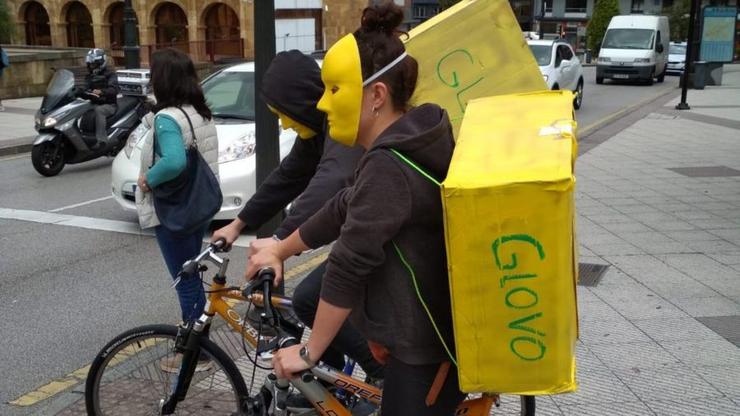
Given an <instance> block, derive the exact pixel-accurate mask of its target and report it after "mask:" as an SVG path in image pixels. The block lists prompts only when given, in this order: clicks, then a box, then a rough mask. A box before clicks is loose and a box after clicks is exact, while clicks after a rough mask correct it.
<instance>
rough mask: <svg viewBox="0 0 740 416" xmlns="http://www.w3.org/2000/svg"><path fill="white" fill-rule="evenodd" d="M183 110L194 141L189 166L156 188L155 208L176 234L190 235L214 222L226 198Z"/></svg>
mask: <svg viewBox="0 0 740 416" xmlns="http://www.w3.org/2000/svg"><path fill="white" fill-rule="evenodd" d="M178 108H179V107H178ZM179 109H180V111H182V113H183V114H185V118H186V119H187V120H188V124H189V125H190V132H191V134H192V135H193V140H192V143H191V145H190V147H188V149H187V166H186V167H185V169H184V170H183V171H182V172H181V173H180V174H179V175H178V176H177V177H176V178H174V179H172V180H170V181H167V182H165V183H163V184H161V185H159V186H157V187H156V188H155V189H152V195H153V200H154V211H155V212H156V213H157V217H158V218H159V222H160V223H161V224H162V226H163V227H165V228H166V229H168V230H170V231H172V232H174V233H178V234H189V233H192V232H194V231H196V230H198V229H200V228H202V227H205V226H206V225H208V224H209V223H210V222H211V219H212V218H213V216H214V215H216V213H217V212H218V211H219V210H220V209H221V204H222V203H223V199H224V198H223V195H222V194H221V187H220V185H219V183H218V179H216V175H214V174H213V171H212V170H211V168H210V167H209V166H208V163H207V162H206V161H205V159H203V155H201V154H200V151H199V150H198V141H197V138H196V137H195V129H194V128H193V123H192V122H191V121H190V117H189V116H188V114H187V113H186V112H185V110H183V109H182V108H179ZM153 137H154V142H153V143H152V166H153V165H154V149H155V148H156V142H157V135H156V133H155V134H154V136H153Z"/></svg>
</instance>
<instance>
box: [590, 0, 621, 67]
mask: <svg viewBox="0 0 740 416" xmlns="http://www.w3.org/2000/svg"><path fill="white" fill-rule="evenodd" d="M618 14H619V3H618V2H617V0H597V1H596V5H595V6H594V14H593V16H591V21H589V22H588V28H587V29H586V38H587V43H588V48H589V49H591V51H592V54H593V55H594V56H598V54H599V49H601V41H602V40H603V39H604V34H605V33H606V28H607V27H609V22H610V21H611V20H612V17H614V16H617V15H618Z"/></svg>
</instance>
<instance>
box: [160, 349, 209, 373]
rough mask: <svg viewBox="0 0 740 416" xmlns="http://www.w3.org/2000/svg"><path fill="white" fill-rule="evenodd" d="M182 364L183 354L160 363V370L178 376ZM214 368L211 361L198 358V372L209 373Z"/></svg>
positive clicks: (165, 358)
mask: <svg viewBox="0 0 740 416" xmlns="http://www.w3.org/2000/svg"><path fill="white" fill-rule="evenodd" d="M181 364H182V354H179V353H178V354H175V355H174V356H167V357H164V358H162V359H161V360H160V361H159V368H160V369H161V370H162V371H164V372H165V373H172V374H177V373H179V372H180V365H181ZM212 368H213V361H211V360H209V359H200V358H198V365H197V366H196V367H195V371H196V372H202V371H208V370H210V369H212Z"/></svg>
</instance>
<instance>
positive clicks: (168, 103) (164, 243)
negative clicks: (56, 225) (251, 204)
mask: <svg viewBox="0 0 740 416" xmlns="http://www.w3.org/2000/svg"><path fill="white" fill-rule="evenodd" d="M151 84H152V89H153V91H154V96H155V97H156V99H157V104H156V105H155V107H154V112H155V113H156V114H155V115H154V117H153V120H152V117H151V116H150V117H148V120H151V122H152V124H153V126H154V128H153V129H151V131H153V134H149V135H147V137H146V138H145V141H144V146H143V149H142V155H141V170H140V174H139V180H138V187H137V190H136V207H137V212H138V214H139V222H140V224H141V227H142V228H152V227H154V232H155V234H156V236H157V243H158V244H159V248H160V250H161V251H162V256H163V257H164V262H165V264H166V265H167V269H168V270H169V272H170V275H171V276H172V279H177V277H178V274H179V273H180V269H181V267H182V265H183V263H184V262H185V261H186V260H188V259H190V258H192V257H194V256H196V255H197V254H198V253H199V252H200V250H201V246H202V241H203V236H204V235H205V232H206V228H207V227H208V223H207V222H206V223H205V224H203V225H202V226H199V227H198V228H197V229H196V230H194V231H191V232H187V233H182V232H173V231H171V230H168V229H167V228H166V227H164V226H163V225H161V221H160V219H159V218H158V217H157V213H156V211H155V209H154V202H153V198H152V190H154V193H156V192H157V187H159V186H161V185H162V184H165V183H166V182H168V181H171V180H173V179H175V178H177V177H178V176H179V175H180V173H182V172H183V171H184V170H185V169H186V167H187V163H188V162H187V159H188V158H187V154H186V153H187V149H188V148H190V147H191V146H193V145H195V146H196V147H197V149H198V151H199V152H200V153H201V155H202V156H203V159H204V160H205V161H206V162H207V164H208V166H209V167H210V168H211V170H212V171H213V173H214V174H215V175H216V177H218V138H217V136H216V126H215V125H214V123H213V121H212V120H211V110H210V109H209V108H208V106H207V105H206V100H205V97H204V96H203V91H202V89H201V87H200V83H199V82H198V76H197V74H196V72H195V67H194V66H193V62H192V61H191V60H190V58H189V57H188V56H187V55H185V54H184V53H182V52H180V51H178V50H176V49H172V48H167V49H162V50H159V51H157V52H155V53H154V54H152V64H151ZM176 289H177V296H178V300H179V302H180V310H181V316H182V321H183V323H185V324H187V323H189V322H192V321H194V320H195V319H197V318H198V317H199V316H200V314H201V313H202V312H203V308H204V306H205V292H204V291H203V285H202V283H201V280H200V278H199V276H198V275H197V274H195V275H181V276H180V281H179V283H178V284H177V286H176ZM178 358H179V357H178ZM165 364H166V363H162V366H163V369H165V370H167V368H165V367H166V365H165ZM172 364H173V365H174V366H176V367H174V368H173V370H174V371H176V370H177V367H179V366H178V363H172Z"/></svg>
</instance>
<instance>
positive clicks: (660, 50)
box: [655, 43, 664, 53]
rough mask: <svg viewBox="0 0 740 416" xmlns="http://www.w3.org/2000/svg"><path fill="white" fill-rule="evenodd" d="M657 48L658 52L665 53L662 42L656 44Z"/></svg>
mask: <svg viewBox="0 0 740 416" xmlns="http://www.w3.org/2000/svg"><path fill="white" fill-rule="evenodd" d="M655 50H656V51H657V52H658V53H663V50H664V49H663V44H662V43H659V44H658V46H656V47H655Z"/></svg>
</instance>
